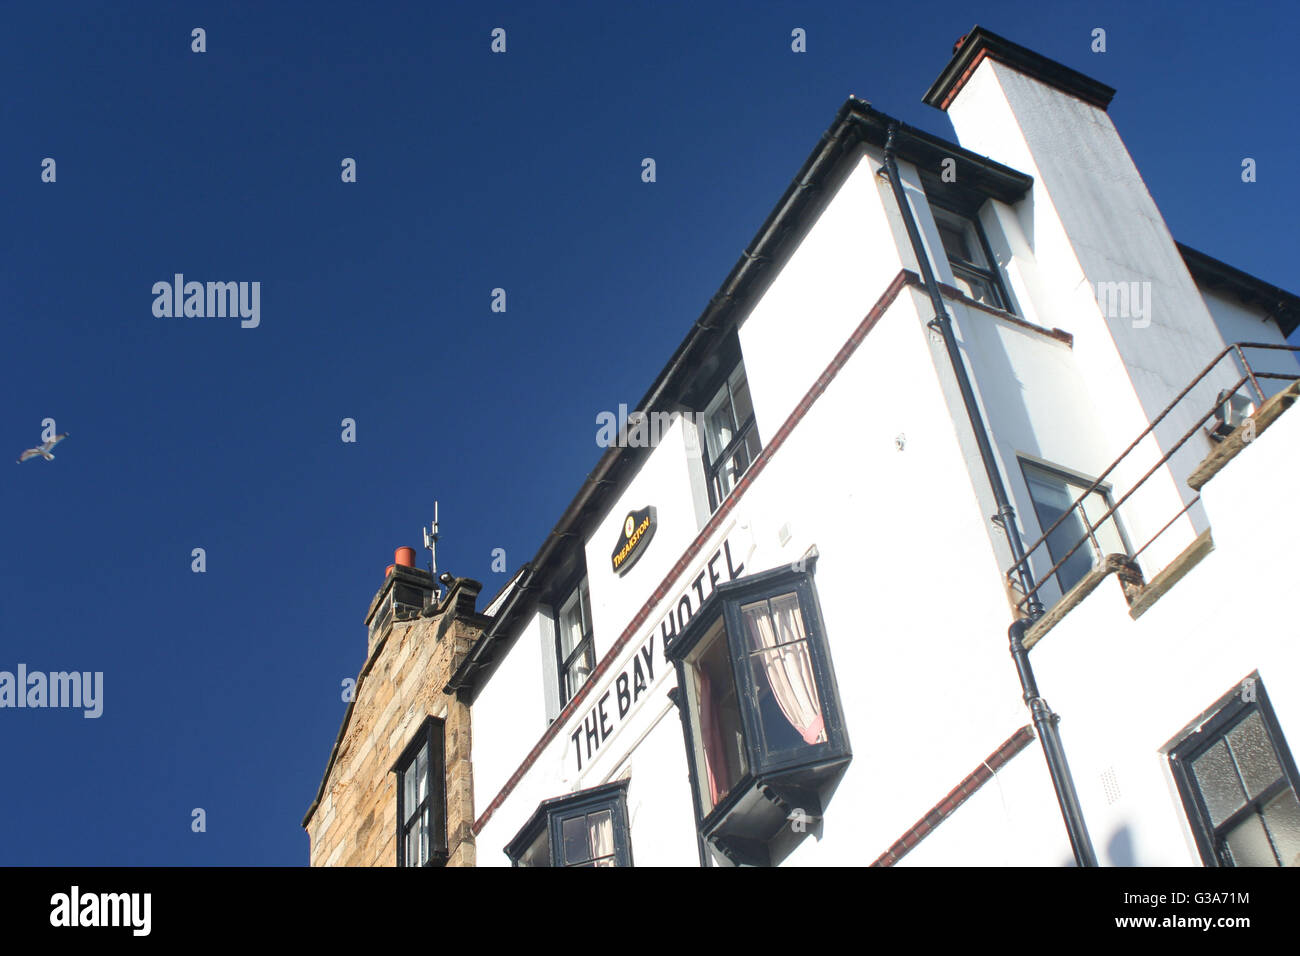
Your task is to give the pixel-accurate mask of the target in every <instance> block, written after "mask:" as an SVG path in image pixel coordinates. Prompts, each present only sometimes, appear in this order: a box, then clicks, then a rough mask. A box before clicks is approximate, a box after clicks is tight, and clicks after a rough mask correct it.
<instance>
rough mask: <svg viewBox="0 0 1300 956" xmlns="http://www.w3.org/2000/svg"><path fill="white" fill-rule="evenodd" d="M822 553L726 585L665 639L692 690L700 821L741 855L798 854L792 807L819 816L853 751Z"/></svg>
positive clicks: (686, 695)
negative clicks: (818, 568)
mask: <svg viewBox="0 0 1300 956" xmlns="http://www.w3.org/2000/svg"><path fill="white" fill-rule="evenodd" d="M815 561H816V558H815V557H812V558H808V559H807V564H806V565H804V568H805V569H801V570H795V568H794V567H789V568H779V569H776V570H774V571H767V572H762V573H760V574H757V575H753V576H751V577H744V578H740V579H738V580H736V581H731V582H727V583H725V584H720V585H718V586H717V588H716V589H715V591H714V593H713V595H712V596H711V597H710V598H709V599H708V600H707V601H706V602H705V603H704V604H703V605H701V607H700V609H699V610H698V611H697V612H696V614H695V615H694V616H693V617H692V619H691V622H690V624H689V625H688V626H687V627H686V628H685V629H684V630H683V631H682V633H681V634H680V635H678V636H677V637H676V638H675V639H674V640H673V641H672V642H671V643H670V644H669V646H668V647H667V648H666V649H665V653H666V655H667V657H668V659H669V660H670V661H672V662H673V664H674V666H675V667H676V668H677V675H678V687H679V688H680V689H681V692H680V693H679V694H678V696H677V700H678V706H679V709H680V712H681V717H682V728H683V733H684V735H685V740H686V748H687V757H688V763H689V766H690V770H691V781H692V786H693V789H694V793H695V804H696V819H697V823H698V825H699V827H700V831H701V834H702V835H703V836H704V838H705V840H706V841H707V842H709V844H710V845H711V846H713V847H714V848H715V849H717V850H718V852H719V853H720V854H722V856H725V857H726V858H728V859H730V860H731V861H732V862H734V863H737V864H743V865H760V866H761V865H771V864H772V863H773V862H774V861H775V860H777V859H778V858H780V857H782V856H783V855H784V854H785V853H788V852H789V849H790V847H789V846H788V845H786V846H784V847H778V846H776V844H779V843H780V842H781V839H782V837H781V832H782V831H784V832H785V833H786V836H789V831H790V828H789V827H788V826H786V825H785V823H786V818H785V816H784V813H785V811H783V810H781V809H780V808H781V807H782V806H787V805H788V807H797V808H799V809H800V810H801V811H802V812H803V813H804V815H805V816H806V817H807V818H808V819H816V818H818V817H819V815H820V813H821V803H822V801H824V800H826V799H829V797H830V794H831V793H832V792H833V791H834V784H835V782H836V781H837V780H838V779H839V775H840V774H842V772H843V769H844V768H845V767H846V766H847V764H848V762H849V761H850V759H851V758H852V754H851V752H850V750H849V742H848V735H847V732H846V730H845V727H844V721H843V716H842V710H841V708H840V703H839V692H838V690H837V688H836V683H835V676H834V668H833V667H832V665H831V660H830V651H829V648H828V647H827V643H826V635H825V631H824V628H823V625H822V618H821V612H820V608H819V607H818V603H817V598H816V593H815V591H814V588H813V584H812V571H811V567H812V565H813V564H815ZM783 795H784V796H783ZM773 841H775V843H774V842H773ZM787 844H788V841H787Z"/></svg>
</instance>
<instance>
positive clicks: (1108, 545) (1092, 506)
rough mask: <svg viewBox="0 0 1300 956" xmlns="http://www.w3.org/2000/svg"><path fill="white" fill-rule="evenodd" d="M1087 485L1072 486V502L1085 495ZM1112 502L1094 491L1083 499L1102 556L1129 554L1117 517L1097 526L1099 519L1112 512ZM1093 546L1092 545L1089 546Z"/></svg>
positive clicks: (1084, 509)
mask: <svg viewBox="0 0 1300 956" xmlns="http://www.w3.org/2000/svg"><path fill="white" fill-rule="evenodd" d="M1086 487H1087V485H1076V484H1072V485H1071V486H1070V495H1071V500H1073V499H1074V498H1077V497H1079V495H1081V494H1083V492H1084V489H1085V488H1086ZM1110 506H1111V502H1109V501H1107V500H1106V496H1105V495H1103V494H1100V493H1098V492H1096V491H1094V492H1093V493H1092V494H1090V495H1088V497H1086V498H1084V499H1083V504H1082V505H1081V507H1082V508H1083V512H1084V515H1085V516H1086V517H1087V519H1088V524H1090V525H1092V526H1093V527H1094V529H1095V530H1094V531H1093V537H1095V538H1096V539H1097V545H1098V546H1099V547H1100V548H1101V553H1102V554H1128V548H1126V547H1125V546H1124V537H1123V536H1122V535H1121V534H1120V533H1119V525H1117V524H1116V523H1115V515H1114V514H1112V515H1111V516H1110V517H1109V518H1107V519H1106V520H1105V521H1103V522H1102V523H1101V524H1100V525H1098V524H1097V519H1098V518H1100V517H1101V516H1102V515H1104V514H1105V513H1106V512H1107V511H1110ZM1089 546H1091V545H1089Z"/></svg>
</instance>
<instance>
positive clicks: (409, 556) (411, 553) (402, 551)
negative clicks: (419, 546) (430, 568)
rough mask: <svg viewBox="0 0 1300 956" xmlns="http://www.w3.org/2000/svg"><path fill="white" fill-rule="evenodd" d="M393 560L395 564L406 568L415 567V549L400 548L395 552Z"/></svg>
mask: <svg viewBox="0 0 1300 956" xmlns="http://www.w3.org/2000/svg"><path fill="white" fill-rule="evenodd" d="M393 562H394V563H395V564H400V565H401V566H402V567H404V568H413V567H415V549H414V548H398V549H397V550H396V551H394V552H393Z"/></svg>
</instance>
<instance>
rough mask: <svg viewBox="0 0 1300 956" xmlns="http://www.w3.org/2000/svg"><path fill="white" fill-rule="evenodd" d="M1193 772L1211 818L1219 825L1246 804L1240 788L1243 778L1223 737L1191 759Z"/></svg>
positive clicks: (1211, 820)
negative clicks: (1238, 773) (1238, 774)
mask: <svg viewBox="0 0 1300 956" xmlns="http://www.w3.org/2000/svg"><path fill="white" fill-rule="evenodd" d="M1192 772H1193V773H1194V774H1195V775H1196V783H1197V785H1198V786H1199V787H1200V789H1201V796H1202V797H1204V798H1205V806H1206V809H1207V810H1209V811H1210V822H1211V823H1212V824H1213V825H1214V826H1216V827H1217V826H1218V825H1219V824H1220V823H1222V822H1223V821H1224V820H1226V819H1228V817H1230V816H1232V814H1233V813H1235V812H1236V811H1238V810H1240V809H1241V808H1242V807H1243V806H1245V805H1246V795H1245V793H1243V792H1242V789H1241V778H1240V777H1238V776H1237V770H1236V768H1235V767H1234V766H1233V763H1232V757H1231V756H1229V754H1228V745H1227V744H1226V743H1224V742H1223V741H1222V740H1220V741H1217V742H1216V743H1215V745H1214V746H1213V747H1211V748H1210V749H1209V750H1207V751H1206V752H1205V753H1203V754H1201V756H1199V757H1197V758H1196V759H1195V760H1194V761H1192Z"/></svg>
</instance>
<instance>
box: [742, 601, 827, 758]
mask: <svg viewBox="0 0 1300 956" xmlns="http://www.w3.org/2000/svg"><path fill="white" fill-rule="evenodd" d="M740 613H741V619H742V620H743V621H744V627H745V635H746V647H748V648H749V650H750V668H751V673H752V678H751V679H752V681H753V684H754V687H755V690H756V692H757V694H758V700H757V703H758V709H759V713H760V715H761V718H762V723H763V736H764V739H765V744H766V749H767V751H768V752H769V753H770V752H775V751H782V750H789V749H792V748H795V747H798V746H800V745H803V744H807V745H814V744H820V743H825V742H826V739H827V738H826V726H825V721H824V720H823V718H822V709H821V699H820V698H819V697H818V694H817V678H816V676H815V675H814V673H813V666H812V655H811V653H810V652H809V649H808V641H807V639H806V635H805V633H804V626H803V615H802V613H801V612H800V610H799V598H798V597H797V596H796V595H794V594H783V595H781V596H780V597H776V598H773V599H772V600H771V601H758V602H756V603H754V604H747V605H744V606H743V607H741V609H740Z"/></svg>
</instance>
